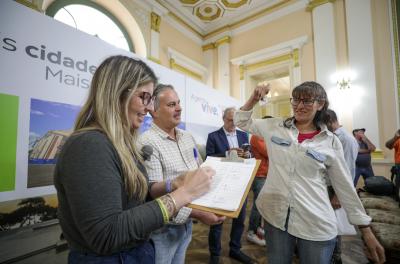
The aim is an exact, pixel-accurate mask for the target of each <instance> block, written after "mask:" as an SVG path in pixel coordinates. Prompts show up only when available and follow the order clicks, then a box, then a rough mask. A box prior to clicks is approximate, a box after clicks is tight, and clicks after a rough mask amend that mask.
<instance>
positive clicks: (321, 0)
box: [306, 0, 336, 12]
mask: <svg viewBox="0 0 400 264" xmlns="http://www.w3.org/2000/svg"><path fill="white" fill-rule="evenodd" d="M335 1H336V0H312V1H310V3H309V4H308V6H307V8H306V10H307V11H308V12H312V11H313V9H314V8H316V7H318V6H320V5H324V4H326V3H333V2H335Z"/></svg>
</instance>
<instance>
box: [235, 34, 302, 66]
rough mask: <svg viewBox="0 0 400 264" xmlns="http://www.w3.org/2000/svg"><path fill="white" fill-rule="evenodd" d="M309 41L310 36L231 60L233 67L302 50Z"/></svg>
mask: <svg viewBox="0 0 400 264" xmlns="http://www.w3.org/2000/svg"><path fill="white" fill-rule="evenodd" d="M307 41H308V36H307V35H304V36H302V37H299V38H296V39H292V40H289V41H286V42H282V43H279V44H278V45H275V46H272V47H269V48H265V49H261V50H258V51H255V52H252V53H249V54H246V55H244V56H241V57H237V58H233V59H231V63H232V64H233V65H242V64H252V63H256V62H259V61H263V60H266V59H270V58H273V57H276V56H279V55H283V54H287V53H290V52H292V51H293V50H294V49H300V48H301V47H302V46H303V45H304V44H306V43H307Z"/></svg>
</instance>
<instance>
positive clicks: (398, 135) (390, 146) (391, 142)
mask: <svg viewBox="0 0 400 264" xmlns="http://www.w3.org/2000/svg"><path fill="white" fill-rule="evenodd" d="M399 138H400V130H397V131H396V133H395V134H394V136H393V137H392V138H391V139H389V140H388V141H386V144H385V145H386V147H387V148H388V149H393V147H394V143H395V142H396V141H397V140H398V139H399Z"/></svg>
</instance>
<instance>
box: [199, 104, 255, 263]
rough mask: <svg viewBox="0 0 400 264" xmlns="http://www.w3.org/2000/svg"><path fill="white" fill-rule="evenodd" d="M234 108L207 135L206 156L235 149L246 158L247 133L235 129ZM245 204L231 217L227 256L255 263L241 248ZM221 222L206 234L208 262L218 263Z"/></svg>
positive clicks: (242, 261) (219, 155) (226, 110)
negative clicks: (235, 216)
mask: <svg viewBox="0 0 400 264" xmlns="http://www.w3.org/2000/svg"><path fill="white" fill-rule="evenodd" d="M234 113H235V108H233V107H230V108H226V109H225V111H224V113H223V116H222V120H223V121H224V125H223V126H222V127H221V128H220V129H218V130H217V131H214V132H212V133H210V134H208V137H207V144H206V153H207V156H214V157H227V156H228V154H229V152H230V151H233V150H235V151H236V152H237V154H238V156H239V157H242V158H246V152H245V151H244V150H243V149H242V148H241V146H242V145H244V144H248V143H249V137H248V136H247V133H245V132H243V131H240V130H237V129H236V126H235V124H234V123H233V115H234ZM246 204H247V200H246V201H245V203H244V204H243V207H242V210H241V211H240V214H239V216H238V218H234V219H232V228H231V240H230V242H229V248H230V250H229V257H231V258H233V259H236V260H237V261H239V262H241V263H255V262H254V261H253V260H252V259H251V258H250V257H249V256H247V255H246V254H244V253H243V252H242V251H241V250H240V248H241V242H240V240H241V237H242V234H243V230H244V220H245V218H246ZM221 236H222V223H221V224H219V225H214V226H210V232H209V234H208V247H209V251H210V263H213V264H214V263H219V257H220V254H221Z"/></svg>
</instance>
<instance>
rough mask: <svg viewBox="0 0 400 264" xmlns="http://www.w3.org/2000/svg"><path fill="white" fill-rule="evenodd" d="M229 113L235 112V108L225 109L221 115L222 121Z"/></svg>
mask: <svg viewBox="0 0 400 264" xmlns="http://www.w3.org/2000/svg"><path fill="white" fill-rule="evenodd" d="M231 111H236V108H235V107H227V108H225V110H224V113H223V115H222V119H224V118H225V116H226V115H227V114H228V113H229V112H231Z"/></svg>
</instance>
